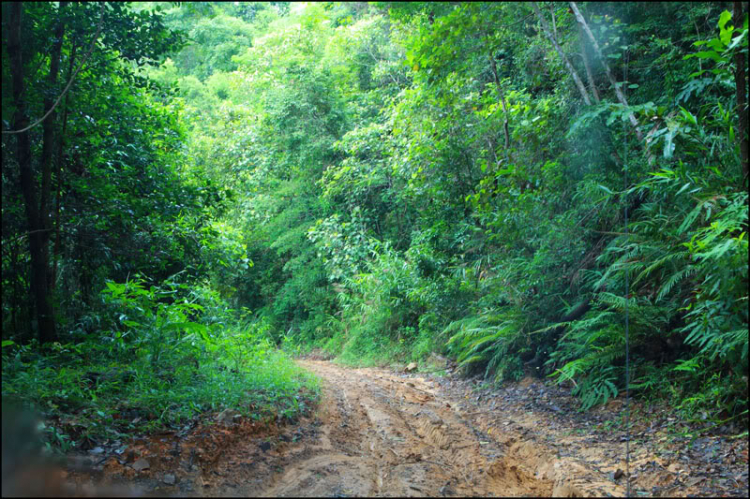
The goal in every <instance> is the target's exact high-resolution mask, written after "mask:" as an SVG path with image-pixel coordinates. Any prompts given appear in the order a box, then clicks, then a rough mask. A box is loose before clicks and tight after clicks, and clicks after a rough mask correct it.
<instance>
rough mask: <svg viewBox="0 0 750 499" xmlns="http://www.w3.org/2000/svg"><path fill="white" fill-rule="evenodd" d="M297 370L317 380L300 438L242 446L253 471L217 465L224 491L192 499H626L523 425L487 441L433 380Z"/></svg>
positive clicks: (334, 369) (322, 368)
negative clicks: (613, 497)
mask: <svg viewBox="0 0 750 499" xmlns="http://www.w3.org/2000/svg"><path fill="white" fill-rule="evenodd" d="M300 363H301V364H302V365H303V366H304V367H306V368H307V369H309V370H311V371H313V372H314V373H316V374H317V375H319V376H320V377H321V379H322V381H323V393H324V395H323V400H322V401H321V404H320V406H319V408H318V410H317V413H316V415H315V416H314V417H313V418H312V420H311V421H309V422H307V424H305V423H306V422H303V424H302V425H299V427H298V430H297V431H299V428H308V434H306V435H305V434H303V435H300V434H299V433H298V434H297V435H296V438H295V435H292V436H291V438H290V436H289V435H281V439H280V440H278V442H280V443H279V445H276V446H274V447H273V448H267V450H266V451H264V452H262V453H258V452H257V451H256V452H253V450H254V449H257V448H258V443H257V442H253V443H250V442H249V443H248V446H249V448H248V450H247V452H248V453H250V454H254V455H255V458H256V459H255V460H254V465H251V466H249V467H247V468H248V469H247V470H246V472H244V473H243V472H242V471H240V469H239V468H241V464H240V465H238V466H236V467H222V468H223V469H221V470H218V472H217V478H219V477H231V483H230V484H229V485H227V483H226V482H225V481H224V480H221V479H219V480H217V482H218V483H215V485H214V484H211V486H210V487H206V486H203V487H200V488H199V489H198V490H195V492H198V494H199V495H207V496H222V495H252V496H269V497H270V496H319V497H320V496H324V497H347V496H452V495H456V496H550V495H555V496H576V495H593V494H596V495H600V494H602V493H605V492H608V493H610V494H617V495H620V494H623V493H624V488H623V487H621V486H617V485H615V484H607V483H603V482H601V483H595V482H596V481H595V480H593V479H592V477H591V476H587V475H590V474H589V473H587V472H586V470H585V469H583V467H582V466H580V465H578V464H577V463H575V462H566V460H565V459H560V458H559V456H558V454H557V452H556V451H555V450H554V449H552V448H546V447H544V446H539V445H536V444H533V443H531V442H530V441H527V440H526V439H525V438H524V435H525V434H527V433H528V429H527V428H524V427H523V426H521V425H515V424H508V425H505V426H504V427H503V429H501V430H497V431H496V435H494V436H493V435H491V434H487V433H486V432H484V431H482V430H480V429H478V428H477V426H476V425H475V422H474V421H473V420H472V417H473V416H476V414H472V413H465V414H462V413H461V411H460V410H459V409H457V407H456V404H457V403H459V402H460V400H459V401H457V400H455V399H453V398H450V397H447V396H445V395H443V394H441V390H440V387H439V386H437V384H436V382H435V381H430V380H426V379H423V378H421V377H418V376H417V377H406V376H400V375H399V374H396V373H392V372H390V371H386V370H381V369H347V368H342V367H339V366H336V365H334V364H331V363H329V362H322V361H301V362H300ZM490 433H492V432H491V431H490ZM284 440H291V441H290V442H288V443H285V442H284ZM294 440H298V441H297V442H294ZM267 445H270V444H267ZM250 447H252V449H251V448H250ZM239 454H240V455H242V454H243V452H242V450H240V451H239ZM573 474H574V475H573ZM242 475H244V476H242ZM570 476H576V478H577V479H578V480H572V479H569V477H570ZM581 479H583V480H581ZM222 482H224V483H222ZM576 482H581V483H585V484H586V485H585V487H581V486H580V485H578V484H577V483H576ZM621 489H622V490H621Z"/></svg>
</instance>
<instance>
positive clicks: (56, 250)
mask: <svg viewBox="0 0 750 499" xmlns="http://www.w3.org/2000/svg"><path fill="white" fill-rule="evenodd" d="M77 48H78V45H76V44H75V43H74V44H73V49H72V50H71V53H70V64H69V67H68V78H71V77H72V76H73V63H74V61H75V59H76V50H77ZM69 96H70V94H69V93H68V94H66V95H65V102H64V103H63V122H62V131H61V132H60V139H59V141H58V143H57V196H56V199H55V246H54V250H53V253H52V283H51V284H50V285H51V286H54V285H55V283H56V281H57V265H58V261H59V259H60V198H61V197H62V185H63V150H64V145H65V132H66V131H67V129H68V97H69Z"/></svg>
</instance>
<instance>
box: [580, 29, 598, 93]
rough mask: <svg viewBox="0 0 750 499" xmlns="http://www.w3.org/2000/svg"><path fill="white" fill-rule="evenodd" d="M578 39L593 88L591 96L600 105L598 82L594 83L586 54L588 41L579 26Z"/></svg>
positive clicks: (587, 76) (590, 85) (587, 74)
mask: <svg viewBox="0 0 750 499" xmlns="http://www.w3.org/2000/svg"><path fill="white" fill-rule="evenodd" d="M578 37H579V38H580V41H581V58H582V59H583V67H584V68H586V79H587V80H588V82H589V87H591V94H592V95H593V96H594V101H595V102H596V103H597V104H599V102H601V99H600V98H599V91H598V90H597V89H596V82H595V81H594V75H593V73H591V66H590V65H589V56H588V55H587V54H586V39H585V38H584V37H583V29H581V25H580V24H579V25H578Z"/></svg>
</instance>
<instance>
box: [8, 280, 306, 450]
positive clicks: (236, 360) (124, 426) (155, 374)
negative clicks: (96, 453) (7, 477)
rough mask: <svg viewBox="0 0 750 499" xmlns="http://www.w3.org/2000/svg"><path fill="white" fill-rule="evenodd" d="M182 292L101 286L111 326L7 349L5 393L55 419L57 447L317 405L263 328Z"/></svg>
mask: <svg viewBox="0 0 750 499" xmlns="http://www.w3.org/2000/svg"><path fill="white" fill-rule="evenodd" d="M183 288H184V287H180V286H177V285H166V286H151V287H149V288H147V287H146V286H145V285H144V283H143V281H142V280H139V279H136V280H133V281H127V282H125V283H121V284H119V283H113V282H108V283H107V287H106V289H105V290H104V291H103V292H102V295H103V298H104V300H105V303H106V304H107V309H108V310H111V312H112V313H113V315H116V316H117V319H116V320H115V322H114V328H113V329H112V330H111V331H107V332H99V333H98V334H96V335H90V336H89V337H87V338H86V339H84V340H83V341H78V342H76V343H66V344H61V343H53V344H51V345H49V346H48V347H47V346H45V347H39V346H38V345H36V344H34V343H31V344H27V345H22V346H11V347H6V348H4V349H3V379H4V382H3V396H12V397H16V398H18V399H21V400H23V401H26V402H27V403H30V404H32V405H33V406H35V407H36V408H37V409H39V410H41V411H43V412H44V413H45V414H46V415H47V416H48V417H57V418H59V423H57V424H56V426H50V427H49V428H51V429H50V432H51V436H52V437H54V438H53V442H52V443H53V444H54V445H56V446H58V447H61V448H62V450H65V449H66V448H67V447H69V446H75V445H77V444H81V443H82V442H83V441H84V440H85V439H87V438H102V437H106V438H111V437H119V436H121V435H122V434H123V433H127V432H131V431H139V430H140V431H142V430H155V429H158V428H163V427H165V426H171V425H177V424H180V423H183V424H184V422H185V421H186V420H188V419H191V418H193V417H195V416H199V415H200V414H201V413H203V412H205V411H217V410H221V409H222V408H225V407H230V408H234V409H237V410H239V411H240V412H241V413H242V414H244V415H246V416H249V417H253V418H257V419H260V418H268V417H275V416H277V415H278V416H280V417H285V418H295V417H297V416H298V415H299V414H300V413H302V412H304V411H306V410H307V409H308V408H309V407H310V406H311V404H313V403H314V402H315V401H316V397H317V393H318V387H317V384H316V381H315V380H314V379H313V378H312V377H311V376H310V375H309V374H307V373H305V372H303V371H302V370H301V369H300V368H298V367H296V366H295V365H294V364H293V363H292V361H291V359H290V358H289V357H288V356H287V355H285V354H283V353H282V352H279V351H276V350H275V349H274V347H273V342H272V341H271V339H270V336H269V334H268V330H269V326H268V325H267V324H264V323H263V322H256V321H251V322H248V323H244V324H243V323H238V321H237V320H236V318H233V317H231V316H232V313H231V312H232V311H231V310H226V311H225V313H224V314H222V315H223V317H217V315H216V313H215V312H214V313H210V312H207V310H206V309H207V308H208V307H207V306H206V305H208V303H207V301H210V299H209V300H207V299H206V296H205V294H206V292H205V291H204V292H200V291H198V292H192V291H191V292H188V293H187V294H186V290H185V289H183ZM185 294H186V295H185ZM180 295H185V296H180ZM199 302H202V303H203V305H201V304H199ZM228 319H234V320H233V322H232V323H233V324H235V325H231V324H227V323H226V321H227V320H228Z"/></svg>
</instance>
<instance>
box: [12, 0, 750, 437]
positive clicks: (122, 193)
mask: <svg viewBox="0 0 750 499" xmlns="http://www.w3.org/2000/svg"><path fill="white" fill-rule="evenodd" d="M2 23H3V28H2V47H3V49H2V50H3V52H2V72H3V73H2V81H3V85H2V120H3V122H2V288H3V293H2V311H3V315H2V339H3V342H2V375H3V383H2V387H3V388H2V391H3V396H4V398H5V397H15V398H17V399H18V398H20V399H22V400H24V401H26V402H27V403H30V404H33V405H35V407H37V408H38V409H39V410H41V411H43V412H44V413H45V414H46V416H47V417H48V420H49V421H50V424H49V425H48V427H47V432H48V435H49V438H50V442H51V443H52V444H53V445H55V446H59V447H61V448H63V449H66V448H70V447H71V446H74V445H80V444H81V443H82V442H85V441H87V439H88V440H90V439H96V438H100V437H102V436H111V435H115V436H116V435H120V434H122V432H128V431H135V430H150V429H156V428H159V427H163V426H164V425H172V424H176V423H179V422H181V421H185V420H186V419H189V418H192V417H195V416H196V415H199V414H203V413H207V412H209V411H218V410H221V409H222V408H225V407H226V408H234V409H237V410H239V411H242V412H243V413H244V414H249V415H252V416H253V417H256V418H265V417H288V418H295V417H296V416H297V415H298V414H299V413H300V412H301V411H304V410H305V409H306V408H307V407H310V406H311V404H313V403H314V402H315V400H316V398H317V396H318V393H319V388H318V385H317V382H316V380H315V379H314V378H313V377H311V376H310V375H308V374H306V373H305V372H303V371H302V370H301V369H299V368H297V367H296V366H295V364H294V363H293V361H292V357H293V356H294V355H297V354H300V353H307V352H310V351H312V350H315V351H324V352H327V353H328V354H330V355H331V356H335V357H336V358H337V360H338V361H339V362H344V363H349V364H358V365H368V364H370V365H371V364H387V363H392V362H412V361H416V362H420V361H422V360H424V359H426V358H427V357H428V356H429V355H430V354H431V353H433V352H434V353H438V354H442V355H446V356H449V357H451V358H453V359H455V360H456V361H457V362H459V364H460V366H462V369H463V371H464V372H465V373H466V374H468V375H475V374H481V375H484V376H486V377H487V378H488V379H491V380H494V381H497V382H501V381H503V380H517V379H520V378H521V377H523V376H524V375H528V374H535V375H538V376H548V377H552V378H554V379H557V380H558V381H560V382H563V381H569V382H570V383H571V387H572V389H573V391H574V394H576V395H577V396H579V397H580V401H581V408H582V409H587V408H590V407H593V406H595V405H597V404H600V403H603V402H606V401H607V400H608V399H609V398H612V397H616V396H617V395H618V394H621V393H622V392H623V390H624V388H625V374H626V373H625V324H626V320H627V321H628V322H627V323H628V327H629V348H630V360H631V370H630V389H631V393H632V395H633V396H635V397H639V398H642V399H663V400H667V401H669V402H670V403H671V404H673V406H674V407H675V408H676V410H678V411H681V414H682V415H683V416H684V417H685V418H687V419H691V418H695V419H699V418H702V419H708V420H709V421H714V422H717V423H720V422H726V421H744V422H745V424H746V421H747V401H748V378H747V376H748V193H747V190H746V189H747V182H748V129H747V122H748V114H747V112H748V104H747V102H748V100H747V99H748V95H747V94H748V83H747V78H748V77H747V55H748V54H747V52H748V15H747V7H746V5H745V4H744V3H742V2H734V3H731V2H697V3H624V2H623V3H621V2H603V3H585V4H584V3H580V4H578V3H575V2H571V3H551V2H536V3H461V2H454V3H428V2H415V3H396V2H394V3H390V2H376V3H370V4H367V3H333V2H326V3H309V4H297V3H288V2H271V3H260V2H258V3H256V2H247V3H246V2H226V3H222V2H202V3H187V2H186V3H154V2H148V3H131V4H128V3H119V2H104V3H86V2H24V3H7V2H6V3H3V5H2ZM626 308H627V316H626ZM626 317H627V319H626Z"/></svg>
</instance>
